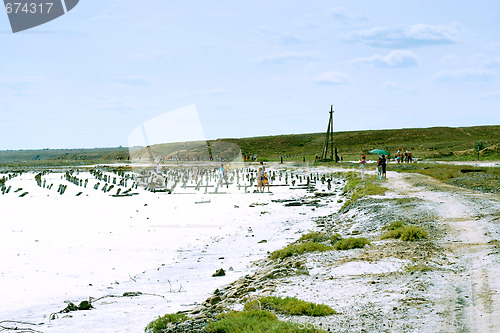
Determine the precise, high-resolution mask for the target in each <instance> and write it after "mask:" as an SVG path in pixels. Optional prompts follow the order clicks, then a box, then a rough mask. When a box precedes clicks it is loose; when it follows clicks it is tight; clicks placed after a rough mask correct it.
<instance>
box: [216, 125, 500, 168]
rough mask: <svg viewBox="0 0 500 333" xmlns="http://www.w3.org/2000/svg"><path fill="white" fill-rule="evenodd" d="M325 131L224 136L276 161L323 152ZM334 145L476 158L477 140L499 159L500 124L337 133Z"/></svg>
mask: <svg viewBox="0 0 500 333" xmlns="http://www.w3.org/2000/svg"><path fill="white" fill-rule="evenodd" d="M325 138H326V135H325V133H313V134H297V135H279V136H268V137H255V138H243V139H223V140H224V141H229V142H233V143H235V144H237V145H239V146H240V148H241V150H242V153H243V154H258V155H259V156H261V157H263V158H266V159H269V160H277V159H279V157H280V156H290V157H292V158H301V157H302V156H305V157H307V158H308V159H310V158H314V157H315V155H316V154H319V155H321V151H322V147H323V145H324V142H325ZM334 141H335V146H336V147H337V149H338V153H339V154H343V155H344V158H348V159H352V158H356V159H357V158H359V156H360V155H362V154H366V153H367V152H368V151H370V150H372V149H375V148H383V149H386V150H388V151H389V152H391V153H392V154H393V155H394V154H395V153H396V151H397V150H398V148H402V149H403V150H406V149H408V150H411V151H412V152H413V156H415V157H420V158H427V159H465V160H466V159H475V158H477V151H476V150H475V145H476V143H478V142H480V143H482V146H483V149H482V150H481V152H480V155H481V156H482V157H488V158H489V159H500V126H476V127H458V128H452V127H433V128H404V129H392V130H376V131H352V132H337V133H334Z"/></svg>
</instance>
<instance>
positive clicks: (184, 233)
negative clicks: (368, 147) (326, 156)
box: [0, 168, 340, 332]
mask: <svg viewBox="0 0 500 333" xmlns="http://www.w3.org/2000/svg"><path fill="white" fill-rule="evenodd" d="M68 169H71V168H68ZM283 170H284V169H283ZM86 172H87V171H80V172H78V173H77V172H75V173H74V175H75V177H79V178H81V179H82V180H83V179H84V178H85V179H87V176H88V174H87V173H86ZM284 172H285V171H284ZM286 172H288V177H292V176H291V175H292V174H294V175H295V174H296V175H300V177H302V178H301V179H302V182H305V176H306V175H310V176H312V175H313V174H315V175H317V174H318V173H325V172H326V170H325V169H307V170H306V169H304V168H300V169H299V168H294V170H287V171H286ZM35 175H36V172H28V173H23V174H22V175H19V176H16V177H14V178H13V179H11V180H9V181H8V182H7V184H10V186H11V187H12V189H11V191H12V192H9V193H7V194H5V195H4V196H3V197H0V200H1V201H0V202H2V203H5V206H4V207H3V210H4V214H5V216H7V217H8V218H7V219H6V222H3V223H2V224H1V226H0V228H1V229H2V230H1V231H2V233H3V234H7V235H9V238H8V241H7V242H3V243H2V244H3V245H2V254H1V256H2V262H4V263H5V265H4V269H3V270H2V273H1V274H0V280H1V281H0V282H1V285H2V286H3V287H2V294H3V295H5V296H6V297H7V299H9V300H12V301H11V302H10V304H9V305H8V306H7V304H4V305H2V306H1V307H0V321H1V320H17V321H22V322H31V323H41V324H42V325H40V326H36V329H37V330H40V331H42V332H68V331H74V332H77V331H78V330H79V329H80V327H86V329H88V330H90V331H96V332H97V331H98V332H138V331H142V330H143V329H144V327H145V326H146V325H147V323H148V322H149V321H151V320H153V319H155V318H156V317H157V316H158V315H162V314H164V313H167V312H177V311H181V310H185V309H188V308H190V307H194V306H196V305H197V304H198V303H199V301H200V298H201V299H203V298H204V297H208V296H209V295H210V293H211V292H213V290H215V289H216V288H218V287H220V286H221V285H224V284H227V283H229V282H230V281H232V280H234V279H235V278H238V277H240V276H242V275H244V274H247V273H248V272H250V271H252V270H253V269H255V268H252V267H250V266H249V264H250V263H251V262H252V261H255V260H259V259H261V258H263V257H265V256H266V255H267V252H269V251H274V250H276V249H278V248H281V247H283V246H284V245H286V244H287V243H288V242H290V241H291V240H294V239H296V238H297V237H299V236H300V234H301V233H304V232H307V231H308V230H309V229H311V228H312V227H314V224H313V223H312V221H311V219H312V218H313V217H319V216H323V215H327V214H328V213H330V212H331V211H333V210H336V209H338V207H339V206H340V203H338V202H337V200H338V196H339V195H340V191H339V186H340V184H339V185H337V184H336V183H334V184H333V188H332V194H333V195H332V197H330V198H326V199H324V200H322V201H323V203H322V204H321V205H317V204H315V205H312V206H305V205H304V206H297V207H286V206H285V204H284V203H283V202H280V200H301V199H302V198H304V197H314V193H307V187H301V188H297V189H293V190H291V189H290V187H297V186H296V185H298V184H299V183H300V182H301V180H299V178H298V177H297V179H296V185H295V186H291V183H290V184H289V186H288V187H285V186H282V187H280V186H278V187H272V188H271V189H272V192H273V193H270V194H269V193H262V194H260V193H243V192H242V191H243V187H242V188H241V189H237V187H236V186H234V187H233V188H232V189H231V188H229V193H228V194H220V193H219V194H212V195H210V194H209V193H206V194H205V193H203V191H200V193H196V194H192V195H182V194H181V193H182V191H185V192H186V193H187V192H193V191H194V189H193V188H189V187H187V188H186V189H182V188H178V190H179V192H180V193H179V195H175V192H174V194H172V195H168V194H166V193H151V192H144V191H142V192H140V194H139V195H137V196H133V197H123V198H112V197H110V195H109V193H104V192H102V191H101V188H102V186H103V182H102V181H101V184H100V187H99V190H95V189H94V185H95V184H97V183H98V182H99V181H98V180H92V181H89V183H88V186H87V187H86V188H83V186H76V185H74V184H71V183H68V182H67V181H66V179H65V176H64V173H61V172H57V173H49V174H47V175H44V176H43V177H44V178H43V180H46V186H49V182H50V183H54V184H55V185H54V186H53V187H52V188H51V189H50V190H47V189H46V188H43V187H41V186H37V185H36V182H35V180H34V177H35ZM0 178H1V176H0ZM89 179H90V177H89ZM289 180H290V181H291V178H289ZM281 181H282V182H284V181H285V180H284V178H283V179H281ZM278 182H279V179H276V184H277V183H278ZM58 183H61V184H62V183H64V184H67V186H68V187H67V189H66V191H65V193H64V194H62V195H61V194H59V193H56V188H57V184H58ZM294 183H295V181H294ZM317 185H318V187H319V188H318V189H317V190H318V191H322V190H327V189H326V186H327V185H326V183H324V184H322V183H321V182H320V181H317ZM128 186H130V184H129V185H128ZM16 188H22V190H20V191H19V192H17V193H15V194H14V192H13V191H15V190H16ZM220 189H221V190H222V189H224V186H222V187H221V188H220ZM113 190H116V187H115V188H114V189H113ZM224 190H225V191H228V189H227V188H225V189H224ZM24 191H27V192H28V193H29V194H28V195H26V196H24V197H22V198H20V197H18V194H19V193H21V192H24ZM79 192H83V193H82V194H81V195H79V196H76V195H77V194H78V193H79ZM273 200H275V201H273ZM27 207H28V208H29V209H26V208H27ZM261 241H262V242H261ZM264 241H265V242H264ZM219 268H225V270H226V272H227V275H226V276H224V277H218V278H214V277H212V276H211V275H212V274H213V273H214V272H215V270H216V269H219ZM130 292H140V293H141V294H140V296H136V297H117V296H122V295H123V294H124V293H130ZM129 295H130V294H129ZM106 296H108V297H106ZM159 296H160V297H159ZM89 297H92V299H91V300H95V299H99V301H95V302H93V303H92V304H93V306H94V307H95V309H93V310H91V311H76V312H71V313H58V312H59V311H60V310H63V309H64V308H65V307H66V306H67V304H68V302H72V303H75V304H77V305H78V303H79V302H80V301H83V300H88V299H89ZM54 313H55V315H54V316H53V318H54V320H50V319H51V318H50V317H51V316H50V315H51V314H54ZM130 313H134V316H131V315H130ZM118 327H119V328H118Z"/></svg>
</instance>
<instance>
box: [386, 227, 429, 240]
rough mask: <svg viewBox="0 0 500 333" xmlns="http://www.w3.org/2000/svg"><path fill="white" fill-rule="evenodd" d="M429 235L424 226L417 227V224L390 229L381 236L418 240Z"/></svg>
mask: <svg viewBox="0 0 500 333" xmlns="http://www.w3.org/2000/svg"><path fill="white" fill-rule="evenodd" d="M427 237H428V234H427V231H425V229H424V228H422V227H417V226H415V225H405V226H402V227H399V228H396V229H389V231H387V232H385V233H384V234H383V235H382V237H380V238H381V239H387V238H395V239H401V240H403V241H416V240H419V239H423V238H427Z"/></svg>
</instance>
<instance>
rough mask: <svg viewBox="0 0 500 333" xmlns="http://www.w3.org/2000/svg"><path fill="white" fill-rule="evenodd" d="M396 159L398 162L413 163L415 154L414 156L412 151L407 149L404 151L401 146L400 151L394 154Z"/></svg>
mask: <svg viewBox="0 0 500 333" xmlns="http://www.w3.org/2000/svg"><path fill="white" fill-rule="evenodd" d="M394 157H395V159H396V162H397V163H398V164H399V163H403V162H404V163H411V162H412V161H413V156H412V153H411V151H408V150H407V151H405V152H404V153H403V150H402V149H401V148H399V150H398V152H397V153H396V155H394Z"/></svg>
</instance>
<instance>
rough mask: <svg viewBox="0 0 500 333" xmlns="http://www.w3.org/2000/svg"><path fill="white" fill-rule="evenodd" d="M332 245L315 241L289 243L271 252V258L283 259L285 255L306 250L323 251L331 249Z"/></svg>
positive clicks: (288, 255)
mask: <svg viewBox="0 0 500 333" xmlns="http://www.w3.org/2000/svg"><path fill="white" fill-rule="evenodd" d="M331 250H333V247H331V246H329V245H324V244H321V243H316V242H306V243H302V244H290V245H288V246H287V247H285V248H283V249H281V250H276V251H274V252H272V253H271V256H270V257H271V259H273V260H274V259H284V258H287V257H291V256H293V255H294V254H302V253H306V252H325V251H331Z"/></svg>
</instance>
